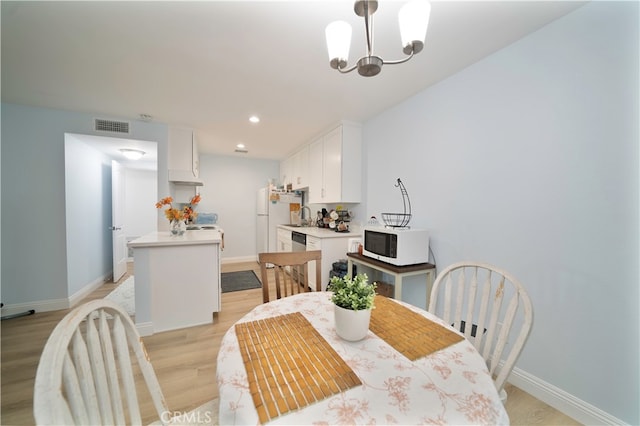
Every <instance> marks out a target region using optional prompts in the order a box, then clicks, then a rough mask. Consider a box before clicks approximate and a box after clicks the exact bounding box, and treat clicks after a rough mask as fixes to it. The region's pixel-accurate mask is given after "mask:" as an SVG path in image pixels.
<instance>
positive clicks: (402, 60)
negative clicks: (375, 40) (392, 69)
mask: <svg viewBox="0 0 640 426" xmlns="http://www.w3.org/2000/svg"><path fill="white" fill-rule="evenodd" d="M411 58H413V51H412V52H411V53H410V54H409V56H407V57H406V58H404V59H398V60H396V61H385V60H383V61H382V63H383V64H385V65H397V64H403V63H405V62H407V61H408V60H409V59H411Z"/></svg>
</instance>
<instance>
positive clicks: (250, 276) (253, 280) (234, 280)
mask: <svg viewBox="0 0 640 426" xmlns="http://www.w3.org/2000/svg"><path fill="white" fill-rule="evenodd" d="M221 275H222V283H221V287H222V292H223V293H230V292H232V291H240V290H249V289H252V288H261V287H262V283H261V282H260V280H259V279H258V277H257V276H256V274H255V272H253V271H239V272H223V273H222V274H221Z"/></svg>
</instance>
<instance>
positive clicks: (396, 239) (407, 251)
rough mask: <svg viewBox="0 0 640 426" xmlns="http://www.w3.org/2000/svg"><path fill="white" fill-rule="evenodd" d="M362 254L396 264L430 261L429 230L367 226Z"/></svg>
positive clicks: (403, 264) (363, 237) (404, 264)
mask: <svg viewBox="0 0 640 426" xmlns="http://www.w3.org/2000/svg"><path fill="white" fill-rule="evenodd" d="M362 239H363V242H364V244H363V250H362V254H363V255H365V256H367V257H371V258H373V259H377V260H380V261H382V262H386V263H391V264H392V265H396V266H406V265H415V264H417V263H427V262H428V261H429V232H428V231H427V230H426V229H412V228H383V227H366V228H364V231H363V235H362Z"/></svg>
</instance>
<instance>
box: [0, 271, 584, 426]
mask: <svg viewBox="0 0 640 426" xmlns="http://www.w3.org/2000/svg"><path fill="white" fill-rule="evenodd" d="M248 269H254V270H255V271H256V274H257V275H258V276H260V272H259V267H258V264H257V263H254V262H249V263H237V264H226V265H223V266H222V271H223V272H232V271H243V270H248ZM131 273H133V270H132V267H131V266H130V267H129V272H128V273H127V274H126V275H125V277H123V278H122V279H121V280H120V281H119V282H118V283H105V284H104V285H102V286H101V287H100V288H99V289H97V290H96V291H94V292H93V293H92V294H91V295H89V296H88V297H87V298H86V299H85V301H89V300H93V299H98V298H102V297H104V296H106V295H107V294H109V293H110V292H111V291H112V290H113V289H115V288H116V287H117V286H118V285H119V284H120V283H122V282H123V281H124V280H125V279H126V278H127V277H128V276H129V274H131ZM260 303H262V290H261V289H255V290H245V291H238V292H233V293H224V294H223V295H222V312H220V313H219V314H218V315H217V318H216V320H215V321H214V324H207V325H202V326H198V327H190V328H185V329H182V330H176V331H168V332H164V333H158V334H155V335H153V336H148V337H145V338H143V340H144V343H145V345H146V347H147V351H148V353H149V356H150V358H151V362H152V364H153V367H154V369H155V372H156V374H157V376H158V380H159V381H160V386H161V387H162V391H163V393H164V395H165V398H166V399H167V404H168V406H169V408H170V409H171V410H174V411H175V410H178V411H186V410H191V409H193V408H196V407H198V406H200V405H201V404H203V403H205V402H207V401H209V400H211V399H213V398H215V397H217V396H218V389H217V386H216V357H217V353H218V349H219V347H220V341H221V339H222V336H223V335H224V333H225V332H226V331H227V329H228V328H229V327H231V326H232V325H233V324H234V323H235V322H236V321H237V320H239V319H240V318H241V317H242V316H244V315H245V314H246V313H247V312H249V311H250V310H251V309H253V308H254V307H255V306H257V305H259V304H260ZM67 312H68V311H67V310H62V311H54V312H42V313H36V314H34V315H31V316H28V317H22V318H15V319H10V320H6V321H2V328H1V331H2V335H1V344H2V364H1V367H2V376H1V380H2V385H1V392H2V395H1V398H2V403H1V408H0V424H2V425H31V424H34V422H35V420H34V418H33V414H32V413H33V384H34V379H35V373H36V368H37V366H38V361H39V359H40V353H41V352H42V348H43V347H44V344H45V342H46V340H47V338H48V336H49V334H50V333H51V331H52V330H53V328H54V327H55V326H56V324H57V323H58V321H60V319H61V318H62V317H63V316H64V315H65V314H66V313H67ZM506 389H507V393H508V395H509V398H508V400H507V403H506V408H507V412H508V414H509V417H510V419H511V424H514V425H532V424H537V425H576V424H578V423H577V422H575V421H574V420H572V419H571V418H569V417H567V416H565V415H564V414H562V413H560V412H559V411H557V410H555V409H553V408H551V407H550V406H548V405H546V404H544V403H543V402H541V401H539V400H537V399H535V398H533V397H532V396H531V395H529V394H527V393H525V392H523V391H521V390H520V389H518V388H516V387H514V386H511V385H509V384H508V385H507V388H506Z"/></svg>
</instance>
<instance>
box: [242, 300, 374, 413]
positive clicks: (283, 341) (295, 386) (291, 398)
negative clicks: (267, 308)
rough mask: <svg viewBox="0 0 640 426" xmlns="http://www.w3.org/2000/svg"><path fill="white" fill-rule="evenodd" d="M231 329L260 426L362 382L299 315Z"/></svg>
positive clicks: (244, 324) (260, 321) (261, 321)
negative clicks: (237, 344)
mask: <svg viewBox="0 0 640 426" xmlns="http://www.w3.org/2000/svg"><path fill="white" fill-rule="evenodd" d="M235 329H236V335H237V337H238V343H239V344H240V352H241V354H242V361H243V362H244V366H245V368H246V370H247V377H248V379H249V391H250V392H251V397H252V398H253V403H254V404H255V406H256V410H257V411H258V417H259V419H260V422H261V423H265V422H267V421H269V420H271V419H273V418H275V417H278V416H280V415H282V414H285V413H287V412H289V411H293V410H296V409H299V408H302V407H305V406H307V405H310V404H313V403H314V402H316V401H320V400H322V399H324V398H327V397H329V396H331V395H334V394H336V393H339V392H341V391H343V390H346V389H350V388H352V387H354V386H358V385H360V384H361V382H360V379H358V377H357V376H356V375H355V373H354V372H353V370H351V368H350V367H349V366H348V365H347V364H346V363H345V362H344V360H343V359H342V358H340V356H339V355H338V354H337V353H336V351H335V350H334V349H333V348H332V347H331V346H330V345H329V343H328V342H327V341H326V340H325V339H324V338H323V337H322V336H321V335H320V333H318V331H317V330H316V329H315V328H313V326H312V325H311V324H310V323H309V321H308V320H307V319H306V318H305V317H304V316H303V315H302V314H301V313H300V312H295V313H292V314H286V315H280V316H277V317H272V318H267V319H264V320H257V321H251V322H246V323H241V324H236V326H235Z"/></svg>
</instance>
